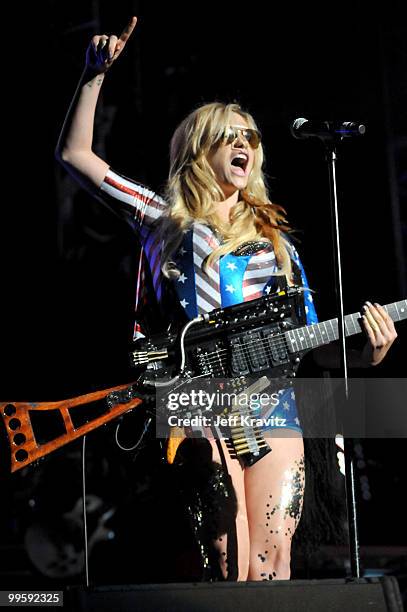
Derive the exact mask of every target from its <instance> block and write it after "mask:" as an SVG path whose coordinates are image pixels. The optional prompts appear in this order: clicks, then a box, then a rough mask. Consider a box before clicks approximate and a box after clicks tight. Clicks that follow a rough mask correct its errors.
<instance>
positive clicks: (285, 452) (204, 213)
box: [57, 17, 396, 580]
mask: <svg viewBox="0 0 407 612" xmlns="http://www.w3.org/2000/svg"><path fill="white" fill-rule="evenodd" d="M136 22H137V18H136V17H133V18H132V19H131V20H130V22H129V24H128V25H127V27H126V28H125V29H124V31H123V33H122V34H121V35H120V36H119V37H117V36H112V35H111V36H106V35H97V36H94V37H93V39H92V41H91V43H90V45H89V47H88V50H87V55H86V66H85V69H84V72H83V75H82V77H81V80H80V83H79V86H78V89H77V92H76V94H75V97H74V100H73V102H72V104H71V107H70V109H69V112H68V115H67V118H66V121H65V124H64V127H63V130H62V133H61V136H60V139H59V142H58V147H57V157H58V159H59V160H60V161H61V163H62V164H63V165H64V167H65V168H66V169H67V170H68V172H70V174H71V175H72V176H73V177H74V178H76V179H77V180H78V181H80V183H81V184H82V185H84V186H85V187H86V188H87V189H89V190H90V191H91V192H92V193H93V194H95V195H96V196H97V197H99V198H104V199H106V200H110V201H111V202H112V201H113V202H114V205H115V206H117V207H119V208H120V207H123V208H125V209H126V210H132V211H133V215H134V219H135V227H136V228H137V232H138V234H139V238H140V242H141V244H142V247H143V250H144V255H145V260H146V261H147V262H148V266H149V268H150V270H149V273H150V275H151V279H152V284H153V288H154V292H155V298H156V300H157V302H158V304H160V303H161V301H162V295H163V287H164V285H165V283H172V284H173V286H174V289H175V294H176V295H177V297H178V299H179V303H180V305H181V307H182V308H183V309H184V311H185V313H186V315H187V317H188V318H193V317H195V316H196V315H197V314H198V313H207V312H210V311H211V310H213V309H214V308H219V307H223V306H229V305H231V304H236V303H239V302H242V301H246V300H251V299H254V298H257V297H260V296H261V295H264V294H266V293H269V292H270V291H271V290H275V288H276V282H279V279H282V278H284V279H287V281H288V283H291V282H292V281H293V278H294V279H295V277H293V274H294V272H296V273H297V278H299V279H300V282H301V283H302V285H303V286H304V288H305V289H306V288H307V284H306V278H305V274H304V271H303V269H302V266H301V263H300V260H299V258H298V254H297V252H296V251H295V249H294V248H293V246H292V244H291V243H290V241H289V240H288V239H287V238H286V233H285V231H284V229H285V227H286V226H285V225H284V218H283V211H282V209H281V208H279V207H278V206H275V205H273V204H272V203H271V202H270V199H269V197H268V194H267V190H266V187H265V183H264V179H263V173H262V166H263V149H262V144H261V138H260V133H259V131H258V129H257V127H256V124H255V122H254V120H253V118H252V117H251V115H250V114H248V113H247V112H244V111H243V110H242V109H241V108H240V107H239V106H238V105H236V104H222V103H219V102H216V103H212V104H206V105H204V106H201V107H200V108H197V109H196V110H194V111H193V112H191V114H190V115H188V117H186V119H184V121H182V123H181V124H180V125H179V126H178V127H177V129H176V130H175V133H174V135H173V138H172V140H171V148H170V172H169V178H168V184H167V190H166V194H165V198H162V197H160V196H159V195H157V194H156V193H154V192H153V191H151V190H150V189H148V188H147V187H145V186H143V185H140V184H139V183H137V182H136V181H133V180H131V179H128V178H124V177H123V176H121V175H120V174H118V173H117V172H115V171H114V170H113V169H112V168H110V167H109V165H108V164H107V163H106V162H105V161H103V160H102V159H100V158H99V157H98V156H97V155H96V154H95V153H94V152H93V150H92V138H93V125H94V115H95V109H96V104H97V100H98V96H99V93H100V91H101V87H102V84H103V82H104V80H105V77H106V74H107V72H108V71H109V70H110V69H111V68H112V66H113V64H114V62H115V61H116V60H117V59H118V57H119V56H120V54H121V53H122V52H123V50H124V48H125V46H126V44H127V42H128V40H129V37H130V36H131V34H132V32H133V30H134V28H135V26H136ZM276 279H277V281H276ZM304 299H305V300H306V303H307V308H306V311H307V322H308V323H312V322H314V321H316V315H315V310H314V308H313V305H312V300H310V292H309V291H306V290H305V291H304ZM364 327H365V330H366V334H367V345H366V347H365V349H364V351H363V355H362V357H363V361H364V363H367V364H373V365H375V364H377V363H379V362H380V361H381V360H382V359H383V358H384V356H385V354H386V352H387V351H388V349H389V347H390V345H391V344H392V342H393V341H394V339H395V337H396V332H395V329H394V325H393V323H392V321H391V319H390V318H389V317H388V315H387V314H386V312H385V310H384V309H383V308H382V307H380V306H379V305H371V304H370V303H366V305H365V309H364ZM287 412H288V415H286V416H287V418H288V428H286V430H285V432H284V433H285V435H282V432H281V431H280V432H278V429H277V430H272V431H270V432H269V435H270V437H269V438H268V440H269V445H270V447H271V449H272V452H268V453H267V454H265V455H264V456H263V457H262V458H261V459H259V460H258V461H257V462H255V463H254V464H253V465H251V466H250V467H244V466H242V465H241V464H240V463H239V462H238V461H237V460H236V459H234V460H233V459H231V458H230V457H229V458H228V470H229V474H230V476H231V478H232V482H233V486H234V489H235V492H236V496H237V501H238V511H237V516H236V535H237V553H238V554H237V557H238V580H270V579H288V578H289V577H290V554H291V540H292V537H293V535H294V532H295V530H296V527H297V525H298V522H299V519H300V514H301V507H302V497H303V491H304V485H305V483H304V470H303V464H304V461H303V453H304V446H303V439H302V435H301V427H300V423H299V420H298V417H297V414H296V409H295V403H293V404H291V405H290V406H289V409H288V411H287ZM213 460H214V461H215V462H219V463H220V457H219V453H218V448H217V446H216V445H215V444H213ZM216 548H217V550H218V551H219V562H220V565H221V570H222V574H223V576H224V577H225V578H227V573H228V568H227V561H226V550H227V537H219V539H218V540H217V541H216Z"/></svg>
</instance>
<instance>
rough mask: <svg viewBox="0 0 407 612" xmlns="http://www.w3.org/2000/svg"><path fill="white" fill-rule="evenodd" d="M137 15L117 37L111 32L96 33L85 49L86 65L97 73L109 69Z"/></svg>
mask: <svg viewBox="0 0 407 612" xmlns="http://www.w3.org/2000/svg"><path fill="white" fill-rule="evenodd" d="M136 23H137V17H132V18H131V19H130V21H129V23H128V24H127V26H126V27H125V28H124V30H123V32H122V33H121V34H120V36H119V37H117V36H115V35H114V34H111V35H110V36H107V35H106V34H97V35H95V36H94V37H93V38H92V41H91V43H90V45H89V47H88V48H87V51H86V66H87V68H89V69H90V70H92V71H94V72H96V73H97V74H100V73H103V72H106V71H107V70H109V68H110V67H111V65H112V64H113V62H114V61H116V60H117V58H118V57H119V55H120V54H121V52H122V51H123V49H124V47H125V45H126V43H127V41H128V39H129V38H130V36H131V34H132V32H133V30H134V28H135V27H136Z"/></svg>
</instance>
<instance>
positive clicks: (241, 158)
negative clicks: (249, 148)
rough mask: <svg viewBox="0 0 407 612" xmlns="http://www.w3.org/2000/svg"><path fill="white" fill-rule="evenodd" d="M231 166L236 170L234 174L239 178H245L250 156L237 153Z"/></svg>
mask: <svg viewBox="0 0 407 612" xmlns="http://www.w3.org/2000/svg"><path fill="white" fill-rule="evenodd" d="M230 163H231V165H232V166H233V168H234V173H235V174H238V175H239V176H245V174H246V168H247V165H248V163H249V156H248V155H247V154H246V153H237V154H236V155H235V156H234V157H233V158H232V160H231V162H230Z"/></svg>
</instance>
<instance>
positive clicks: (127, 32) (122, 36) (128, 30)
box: [119, 17, 137, 44]
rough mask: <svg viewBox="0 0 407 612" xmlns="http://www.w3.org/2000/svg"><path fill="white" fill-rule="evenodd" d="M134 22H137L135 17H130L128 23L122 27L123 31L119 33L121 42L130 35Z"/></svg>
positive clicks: (134, 25) (124, 41)
mask: <svg viewBox="0 0 407 612" xmlns="http://www.w3.org/2000/svg"><path fill="white" fill-rule="evenodd" d="M136 23H137V17H132V18H131V19H130V21H129V23H128V24H127V25H126V27H125V28H124V30H123V32H122V33H121V34H120V37H119V40H121V41H122V43H123V44H125V43H126V42H127V40H128V38H129V37H130V36H131V33H132V32H133V30H134V28H135V27H136Z"/></svg>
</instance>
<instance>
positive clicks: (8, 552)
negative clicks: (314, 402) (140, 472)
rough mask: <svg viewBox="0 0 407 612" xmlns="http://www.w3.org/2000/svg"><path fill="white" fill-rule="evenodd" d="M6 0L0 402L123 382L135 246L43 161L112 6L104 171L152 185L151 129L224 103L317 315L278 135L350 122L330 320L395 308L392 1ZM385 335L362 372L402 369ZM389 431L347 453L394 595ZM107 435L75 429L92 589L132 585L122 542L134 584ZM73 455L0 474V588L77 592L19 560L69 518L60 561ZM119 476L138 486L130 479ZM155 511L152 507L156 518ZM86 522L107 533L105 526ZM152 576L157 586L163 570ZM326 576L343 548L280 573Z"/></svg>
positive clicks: (395, 15) (369, 549) (313, 153)
mask: <svg viewBox="0 0 407 612" xmlns="http://www.w3.org/2000/svg"><path fill="white" fill-rule="evenodd" d="M15 4H16V6H15V7H14V9H15V11H16V15H15V16H14V17H13V18H11V17H10V20H9V28H8V30H9V42H8V43H7V46H6V54H7V58H6V60H5V62H6V66H5V71H4V73H3V87H4V92H5V93H4V94H3V95H4V101H5V103H6V112H5V114H4V115H3V122H4V124H3V130H4V132H3V134H5V133H6V128H11V136H8V137H7V138H6V137H5V136H3V146H4V145H5V147H4V158H5V159H6V167H7V171H6V174H5V177H4V193H5V194H6V195H4V196H3V207H2V220H3V222H2V245H3V249H2V251H3V257H2V263H3V272H2V276H3V282H2V287H3V291H2V294H3V295H2V318H1V334H2V338H3V339H2V346H3V357H4V362H3V369H2V374H3V375H2V392H1V399H2V400H4V401H9V400H15V401H16V400H25V399H29V400H33V401H34V400H42V401H46V400H56V399H63V398H66V397H72V396H74V395H76V394H79V393H85V392H87V391H91V390H93V389H95V388H98V387H108V386H111V385H113V384H120V383H122V382H127V381H129V380H132V373H131V372H130V371H129V369H128V367H127V350H126V349H127V346H128V341H129V339H130V337H131V333H132V323H133V301H134V294H135V276H136V264H137V253H138V247H137V243H136V241H135V238H134V236H133V235H132V233H131V230H130V228H129V227H127V225H126V224H125V222H123V220H121V219H120V218H119V217H118V216H116V215H115V214H114V213H113V212H112V211H111V210H110V209H107V208H105V207H104V206H103V205H101V204H100V203H98V202H96V201H94V200H92V198H90V197H89V196H88V195H87V194H86V193H84V192H83V191H82V190H81V189H79V188H78V187H77V186H76V185H75V184H74V182H73V181H72V180H71V179H70V178H69V177H68V176H67V175H66V173H65V171H64V170H63V169H62V168H61V167H59V166H58V164H57V162H56V161H55V159H54V147H55V144H56V141H57V137H58V132H59V129H60V127H61V125H62V122H63V118H64V114H65V112H66V109H67V107H68V104H69V102H70V99H71V97H72V95H73V92H74V89H75V87H76V83H77V80H78V79H79V76H80V73H81V70H82V66H83V61H84V54H85V49H86V46H87V44H88V41H89V40H90V38H91V36H92V35H93V34H94V33H97V32H107V33H109V32H114V33H119V32H120V31H121V29H122V28H123V27H124V25H125V23H126V22H127V20H128V18H129V17H130V16H131V15H132V14H136V15H139V17H140V20H139V24H138V25H137V28H136V31H135V33H134V35H133V38H132V40H131V41H130V42H129V44H128V45H127V48H126V51H125V54H123V56H122V57H121V58H120V60H119V61H118V62H117V64H116V65H115V66H114V69H113V70H112V71H111V72H110V73H109V74H108V76H107V78H106V80H105V85H104V88H103V99H102V101H101V104H100V107H99V114H98V120H97V124H98V129H97V137H96V140H95V149H96V150H97V151H98V152H99V153H100V154H101V155H102V156H103V157H105V158H106V159H107V160H108V161H109V162H110V163H111V165H112V166H113V167H114V168H116V169H117V170H119V171H121V172H122V173H124V174H126V175H129V176H132V177H134V178H137V179H139V180H140V181H143V182H146V183H147V184H148V185H150V186H152V187H153V188H156V189H159V188H160V186H162V185H163V183H164V182H165V179H166V173H167V168H168V153H167V149H168V142H169V139H170V136H171V134H172V131H173V130H174V128H175V127H176V125H177V123H178V122H179V121H180V120H181V119H182V118H183V117H184V116H185V114H187V113H188V112H189V111H190V110H191V109H192V108H194V107H195V106H197V105H199V104H201V103H204V102H207V101H212V100H214V99H219V100H226V101H233V100H237V101H239V102H240V103H241V104H242V105H243V107H246V108H247V109H248V110H249V111H251V112H252V113H253V114H254V116H255V117H256V119H257V121H258V124H259V126H260V128H261V131H262V133H263V140H264V144H265V150H266V175H267V178H268V184H269V187H270V191H271V195H272V199H273V200H274V201H275V202H276V203H278V204H281V205H283V206H284V207H285V208H286V209H287V211H288V215H289V220H290V222H291V225H292V226H294V227H295V228H298V230H299V231H298V234H297V235H298V237H299V238H300V240H301V243H300V245H299V246H298V248H299V250H300V252H301V255H302V259H303V262H304V265H305V267H306V270H307V272H308V278H309V282H310V286H311V287H312V288H313V289H314V290H315V292H316V294H315V302H316V306H317V310H318V313H319V316H320V319H321V320H323V319H327V318H330V317H331V316H334V315H335V294H334V283H333V269H332V255H331V251H332V239H331V229H330V209H329V201H328V181H327V171H326V163H325V159H324V151H323V148H322V146H321V145H320V144H319V143H318V142H313V141H308V142H305V141H297V140H295V139H294V138H293V137H292V136H291V135H290V130H289V128H290V125H291V123H292V121H293V120H294V119H295V118H296V117H306V118H310V119H322V120H324V119H341V120H347V121H348V120H350V121H361V122H363V123H365V124H366V126H367V132H366V135H365V136H364V137H363V138H360V139H359V140H354V141H351V142H345V143H344V144H343V146H342V147H341V149H340V154H339V161H338V165H337V173H338V187H339V208H340V222H341V242H342V266H343V267H342V270H343V281H344V298H345V310H346V311H347V312H355V311H357V310H359V309H360V308H361V306H362V304H363V302H364V300H366V299H370V300H371V301H378V302H380V303H382V304H385V303H388V302H393V301H396V300H398V299H401V298H404V297H406V295H407V279H406V263H405V261H406V250H407V229H406V224H407V183H406V181H407V169H406V154H407V130H406V123H407V116H406V115H407V114H406V108H407V95H406V93H407V92H406V65H407V63H406V39H407V31H406V30H407V28H406V25H405V24H406V23H407V22H406V15H405V10H403V6H402V5H403V4H404V3H402V2H398V3H396V2H389V3H386V6H385V7H384V5H382V6H381V7H380V9H379V8H373V7H372V6H371V3H368V2H361V3H357V2H353V3H346V2H345V3H340V6H335V8H326V10H325V12H324V14H323V15H321V14H319V13H318V12H317V9H316V8H312V7H310V6H307V7H306V8H302V7H301V5H300V4H299V5H298V6H296V5H295V4H291V3H290V5H289V6H287V8H285V9H284V8H282V6H281V5H280V3H275V2H271V3H264V2H251V3H249V4H247V5H245V6H240V5H233V4H231V3H229V2H206V3H202V4H198V3H193V2H176V3H160V2H156V1H151V2H147V1H144V2H136V1H133V2H130V1H123V2H116V3H111V2H110V3H109V2H91V1H90V0H83V1H81V2H70V3H61V2H56V1H50V0H49V1H47V2H42V3H40V6H38V7H36V9H35V10H36V12H35V13H34V10H33V9H32V8H28V6H25V5H24V3H15ZM327 6H330V5H327ZM17 52H18V53H19V54H20V56H21V59H17ZM7 185H8V187H9V189H8V190H6V186H7ZM398 331H399V339H398V341H397V343H396V345H395V346H394V347H393V349H392V350H391V353H390V354H389V356H388V358H387V359H386V361H385V363H383V364H382V365H380V366H379V367H378V368H377V369H376V370H375V372H374V374H373V375H376V376H382V377H395V376H399V377H404V376H405V374H406V354H407V350H406V346H407V329H406V324H404V325H403V324H400V326H399V328H398ZM368 375H372V374H368ZM389 403H390V404H391V398H390V400H389ZM387 408H388V406H386V409H387ZM403 426H404V427H405V423H403ZM405 436H406V431H405V430H404V433H403V437H402V438H400V439H392V440H386V439H376V440H368V441H361V443H360V445H359V447H358V452H359V453H360V456H359V460H360V461H359V463H358V470H359V471H358V487H359V495H360V530H361V544H362V550H363V555H364V556H363V558H362V561H363V564H364V567H365V570H366V572H370V574H369V575H371V574H372V573H374V572H375V571H378V572H379V573H393V574H394V575H397V576H398V577H399V578H400V583H401V584H405V579H406V574H407V571H406V557H405V554H406V546H407V534H406V525H405V505H404V502H403V501H402V499H403V496H404V492H405V488H406V484H407V477H406V473H405V453H406V439H405ZM113 438H114V427H111V426H109V427H106V428H104V429H103V431H96V432H94V433H93V434H92V435H90V436H89V451H88V456H89V468H88V469H89V490H90V492H91V493H92V494H93V495H94V496H95V499H94V500H93V501H94V502H95V504H96V506H97V508H96V510H95V512H94V514H93V515H92V520H93V521H94V525H93V527H92V529H93V530H95V528H96V527H95V525H96V526H97V524H98V520H99V519H100V517H101V516H102V515H103V513H106V512H107V513H109V511H110V510H111V509H112V508H114V509H115V512H114V513H113V515H112V516H116V523H114V518H113V519H112V521H113V522H112V524H113V526H112V527H110V528H109V529H107V532H108V533H110V535H106V534H103V535H101V536H100V539H99V540H98V542H97V543H98V544H99V546H100V547H101V548H100V549H99V550H100V552H99V555H96V554H93V557H92V556H91V572H92V575H91V578H92V580H93V581H94V582H95V583H99V584H101V583H112V582H120V581H121V580H122V579H126V580H127V581H128V582H137V581H143V579H148V578H149V574H148V572H146V571H145V568H142V562H141V561H140V558H139V557H138V556H137V555H138V550H137V541H133V540H131V546H132V549H131V553H130V554H131V556H132V558H134V559H135V562H134V563H135V565H134V567H136V568H137V569H136V570H135V571H134V573H133V566H131V567H130V565H129V564H124V563H123V562H121V561H120V559H122V558H123V551H124V550H126V536H125V535H123V534H124V529H123V525H124V524H125V521H129V522H131V521H132V520H133V521H134V518H132V514H131V512H130V511H129V510H128V508H129V506H128V495H129V493H128V491H129V489H128V487H129V484H128V483H129V482H130V480H131V478H132V475H133V476H134V472H136V473H137V469H138V468H137V464H135V463H134V461H133V459H132V458H129V456H128V455H127V454H126V453H122V452H121V451H119V449H117V447H116V446H115V444H114V439H113ZM130 439H131V436H130ZM80 448H81V446H80V444H79V443H74V444H73V445H71V446H70V447H69V448H65V449H62V450H61V451H58V452H56V453H55V454H53V455H51V456H49V457H48V458H47V459H46V460H44V461H43V462H42V463H41V464H40V465H39V466H37V467H35V468H33V469H26V470H24V471H23V472H22V473H18V474H16V475H15V476H13V477H12V478H9V477H4V478H3V479H2V505H1V511H0V512H1V517H2V518H1V521H0V534H1V544H0V546H1V547H2V554H1V559H2V561H1V566H0V584H1V586H2V587H7V586H10V587H11V586H14V585H17V584H19V585H20V586H21V585H22V584H24V585H26V586H35V585H38V586H40V585H53V584H57V583H58V584H70V583H71V582H80V581H81V580H82V575H81V573H80V568H81V567H82V566H81V563H80V558H79V559H78V555H80V552H79V553H78V552H76V553H75V554H76V556H75V554H74V553H72V555H71V560H70V558H69V555H70V552H69V551H67V549H66V547H65V549H64V551H65V552H64V554H65V556H66V557H67V558H66V559H65V562H66V563H65V566H61V567H60V568H59V570H58V568H55V565H54V571H52V569H51V570H50V569H49V567H44V563H45V562H44V563H42V562H41V561H40V560H39V557H41V555H42V558H43V559H44V558H47V559H54V557H53V554H52V553H50V552H49V550H48V549H46V546H45V544H44V542H45V541H46V538H45V536H44V532H43V531H41V529H42V527H40V526H43V525H44V524H45V523H46V524H48V525H50V524H52V529H54V536H53V537H54V540H53V541H54V542H55V539H58V535H55V534H58V533H59V532H60V531H61V527H60V523H58V521H60V520H61V516H62V515H63V513H66V512H71V513H73V514H71V515H70V516H71V517H72V516H74V518H73V519H72V520H71V521H70V523H69V528H68V531H69V530H70V531H69V534H70V535H68V536H67V540H68V541H74V540H75V538H76V540H75V542H76V546H77V551H78V550H79V551H80V522H78V521H79V517H80V515H79V514H78V512H77V511H76V510H75V508H76V506H75V504H76V503H77V501H78V500H79V499H80V496H81V488H80ZM4 450H5V449H4V448H3V450H2V452H4ZM5 452H7V451H5ZM136 481H137V483H138V485H137V486H139V487H141V490H142V486H143V483H142V481H141V478H140V476H138V480H137V478H136ZM126 508H127V514H126ZM174 512H175V510H174ZM165 513H166V509H165V507H164V506H162V510H160V512H157V514H158V517H160V516H161V517H162V515H163V514H165ZM118 516H120V517H121V518H122V519H123V522H122V523H121V524H119V520H118V519H117V517H118ZM133 516H134V515H133ZM136 517H137V512H136ZM103 520H105V521H106V524H107V525H109V522H108V521H109V520H110V519H109V517H105V519H103ZM136 520H137V518H136ZM140 520H141V519H140ZM158 520H159V518H158ZM78 525H79V526H78ZM47 533H48V532H47ZM47 537H50V536H49V533H48V536H47ZM70 538H71V539H70ZM51 540H52V537H51ZM47 541H48V540H47ZM41 547H42V548H41ZM95 550H97V547H96V548H95ZM71 552H72V551H71ZM157 555H158V553H157ZM158 556H159V555H158ZM69 562H70V563H71V565H70V566H69ZM75 563H77V565H75ZM92 564H93V565H92ZM61 568H62V569H61ZM64 568H65V569H64ZM78 568H79V569H78ZM76 570H77V571H76ZM157 571H158V574H157V575H158V576H159V577H160V576H161V577H163V579H165V568H160V570H157ZM346 571H348V566H347V551H346V548H345V549H344V550H340V549H339V548H338V549H335V550H331V551H330V549H329V548H325V549H324V552H322V553H321V554H320V555H319V556H318V555H317V556H316V557H315V558H313V560H312V561H311V562H310V563H308V565H307V566H305V565H304V564H303V565H301V563H300V561H299V564H298V569H297V570H296V569H294V573H295V574H296V575H297V576H299V577H324V576H327V575H335V572H336V575H344V574H345V572H346ZM58 572H59V575H56V574H58Z"/></svg>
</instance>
